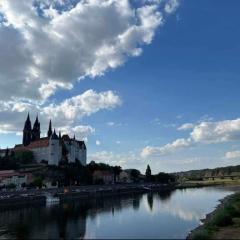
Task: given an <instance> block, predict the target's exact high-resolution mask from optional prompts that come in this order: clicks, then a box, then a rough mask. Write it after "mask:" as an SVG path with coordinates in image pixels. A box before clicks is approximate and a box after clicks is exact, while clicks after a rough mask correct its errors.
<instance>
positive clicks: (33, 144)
mask: <svg viewBox="0 0 240 240" xmlns="http://www.w3.org/2000/svg"><path fill="white" fill-rule="evenodd" d="M48 145H49V139H48V138H40V139H39V140H37V141H34V142H31V143H30V144H29V145H28V146H27V147H28V148H43V147H48Z"/></svg>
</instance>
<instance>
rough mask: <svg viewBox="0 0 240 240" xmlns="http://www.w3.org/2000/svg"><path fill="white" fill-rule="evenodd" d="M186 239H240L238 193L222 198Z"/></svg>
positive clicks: (239, 195)
mask: <svg viewBox="0 0 240 240" xmlns="http://www.w3.org/2000/svg"><path fill="white" fill-rule="evenodd" d="M188 239H240V192H238V193H235V194H233V195H231V196H228V197H226V198H224V199H223V200H222V201H221V204H220V205H219V206H218V207H217V208H216V210H215V211H213V212H212V213H210V214H208V215H207V216H206V219H205V220H204V221H203V225H202V226H200V227H198V228H196V229H195V230H193V231H192V232H191V234H190V235H189V236H188Z"/></svg>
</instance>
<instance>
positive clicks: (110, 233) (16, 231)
mask: <svg viewBox="0 0 240 240" xmlns="http://www.w3.org/2000/svg"><path fill="white" fill-rule="evenodd" d="M231 193H233V190H232V189H227V188H223V187H218V188H217V187H214V188H213V187H207V188H198V189H185V190H174V191H165V192H159V193H157V192H156V193H146V194H135V195H128V196H124V195H123V196H121V197H107V198H101V199H89V200H88V201H85V200H84V201H83V200H81V201H80V200H79V201H74V202H72V203H65V204H60V205H53V206H39V207H24V208H21V209H19V208H18V209H9V210H7V209H5V210H1V211H0V238H1V239H2V238H19V239H49V238H50V239H56V238H65V239H84V238H86V239H89V238H101V239H106V238H121V239H123V238H128V239H129V238H135V239H139V238H143V239H146V238H147V239H149V238H158V239H159V238H165V239H166V238H167V239H169V238H174V239H176V238H178V239H179V238H186V236H187V234H188V233H189V231H191V230H192V229H194V228H195V227H197V226H198V225H199V224H200V219H202V218H204V216H205V215H206V214H207V213H209V212H211V211H212V210H214V208H215V207H216V206H217V204H218V200H219V199H222V198H224V197H225V196H227V195H229V194H231Z"/></svg>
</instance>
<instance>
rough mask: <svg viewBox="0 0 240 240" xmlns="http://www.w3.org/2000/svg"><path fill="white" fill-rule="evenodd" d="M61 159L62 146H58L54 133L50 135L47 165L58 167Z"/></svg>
mask: <svg viewBox="0 0 240 240" xmlns="http://www.w3.org/2000/svg"><path fill="white" fill-rule="evenodd" d="M61 157H62V146H61V144H60V141H59V138H58V136H57V134H56V131H55V129H54V132H53V133H52V135H51V137H50V140H49V160H48V164H49V165H58V162H59V160H60V159H61Z"/></svg>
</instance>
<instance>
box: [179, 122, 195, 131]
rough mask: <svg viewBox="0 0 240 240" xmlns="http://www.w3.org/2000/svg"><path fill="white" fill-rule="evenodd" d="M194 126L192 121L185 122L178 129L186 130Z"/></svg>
mask: <svg viewBox="0 0 240 240" xmlns="http://www.w3.org/2000/svg"><path fill="white" fill-rule="evenodd" d="M193 128H194V124H192V123H185V124H183V125H181V126H180V127H179V128H178V130H179V131H182V130H183V131H184V130H189V129H193Z"/></svg>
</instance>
